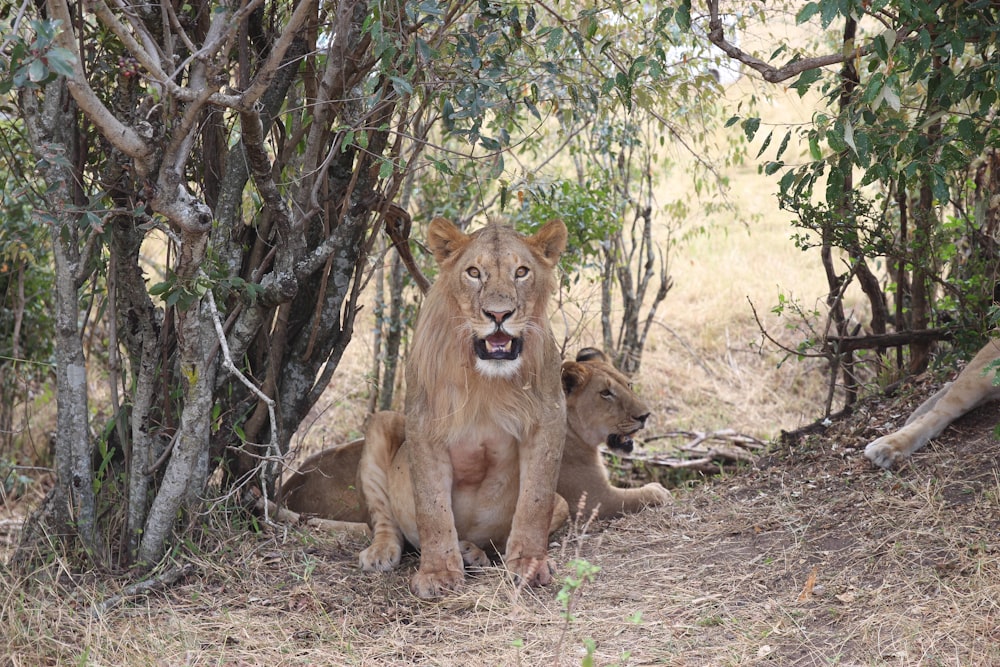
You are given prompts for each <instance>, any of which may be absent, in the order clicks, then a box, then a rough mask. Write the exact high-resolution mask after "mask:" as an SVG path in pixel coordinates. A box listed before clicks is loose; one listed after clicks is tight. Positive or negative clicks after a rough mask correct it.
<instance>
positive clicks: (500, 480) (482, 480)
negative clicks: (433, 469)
mask: <svg viewBox="0 0 1000 667" xmlns="http://www.w3.org/2000/svg"><path fill="white" fill-rule="evenodd" d="M449 455H450V457H451V469H452V481H453V484H454V487H455V490H473V489H480V488H482V487H487V488H486V489H483V490H488V489H494V490H495V489H497V488H499V487H503V486H506V485H507V484H510V483H513V484H514V488H515V489H516V488H517V471H518V468H517V466H518V454H517V442H516V441H515V440H514V438H512V437H510V436H505V435H492V436H481V435H473V436H471V437H466V438H462V439H460V440H458V441H457V442H454V443H452V444H451V446H450V447H449Z"/></svg>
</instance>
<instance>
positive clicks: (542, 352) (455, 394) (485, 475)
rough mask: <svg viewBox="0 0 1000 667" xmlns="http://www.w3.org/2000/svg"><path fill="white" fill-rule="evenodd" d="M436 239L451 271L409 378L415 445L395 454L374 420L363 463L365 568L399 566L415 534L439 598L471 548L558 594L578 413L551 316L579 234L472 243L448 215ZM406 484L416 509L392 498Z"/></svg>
mask: <svg viewBox="0 0 1000 667" xmlns="http://www.w3.org/2000/svg"><path fill="white" fill-rule="evenodd" d="M427 241H428V245H429V246H430V248H431V250H432V251H433V253H434V256H435V259H436V260H437V262H438V265H439V266H440V272H439V275H438V279H437V281H436V282H435V283H434V285H433V286H432V287H431V289H430V291H429V292H428V293H427V297H426V299H425V301H424V304H423V307H422V308H421V312H420V316H419V318H418V321H417V326H416V330H415V331H414V334H413V349H412V352H411V354H410V357H409V360H408V363H407V367H406V386H407V396H406V426H405V430H406V447H405V448H404V449H399V451H398V452H397V451H392V442H393V439H392V438H391V437H385V436H383V435H380V433H379V429H381V428H384V427H385V424H383V423H382V422H380V421H379V420H373V425H372V426H371V427H370V428H369V431H368V433H366V440H367V446H366V447H365V448H364V451H363V453H362V457H361V461H360V467H359V473H360V474H359V482H360V484H359V486H360V489H361V493H362V494H363V497H364V499H365V502H366V504H367V506H368V511H369V518H370V523H371V527H372V534H373V537H372V544H371V546H369V547H368V548H367V549H365V550H364V551H362V553H361V556H360V561H361V565H362V567H363V568H364V569H366V570H385V569H389V568H391V567H395V566H396V565H397V564H398V563H399V557H400V552H401V549H402V544H403V538H404V537H405V539H406V540H407V541H408V542H410V543H411V544H413V545H414V546H415V547H417V548H418V549H420V567H419V569H418V571H417V573H416V574H415V575H414V576H413V577H412V578H411V580H410V589H411V590H412V591H413V593H414V594H415V595H417V596H418V597H422V598H433V597H437V596H439V595H441V594H442V593H443V592H444V591H447V590H453V589H456V588H457V587H459V586H460V585H461V583H462V580H463V578H464V567H463V553H464V554H466V555H468V553H469V551H470V550H469V544H471V545H475V546H476V547H477V548H479V549H483V548H486V547H488V546H490V545H495V546H498V547H499V545H503V544H505V545H506V546H505V549H504V561H505V563H506V566H507V568H508V569H509V570H510V571H511V572H512V573H514V574H515V575H516V576H517V577H519V578H520V579H521V580H522V581H524V582H525V583H527V584H529V585H534V584H547V583H550V582H551V579H552V575H551V572H550V568H549V563H548V556H547V546H548V545H547V537H548V532H549V523H550V520H551V517H552V514H553V508H554V506H555V502H556V500H555V499H556V495H555V486H556V480H557V477H558V473H559V460H560V458H561V455H562V448H563V443H564V440H565V429H566V413H565V411H566V406H565V401H564V398H563V393H562V388H561V386H560V378H559V369H560V366H559V353H558V349H557V348H556V344H555V340H554V339H553V337H552V332H551V328H550V326H549V321H548V315H547V312H546V309H547V305H548V298H549V296H550V294H551V293H552V291H553V290H554V288H555V271H554V268H555V265H556V262H557V261H558V259H559V255H560V254H561V253H562V251H563V249H564V248H565V244H566V227H565V225H563V223H562V222H561V221H553V222H550V223H548V224H546V225H545V226H543V227H542V228H541V229H540V230H539V231H538V233H537V234H535V235H534V236H531V237H524V236H522V235H520V234H518V233H517V232H515V231H514V230H513V229H512V228H510V227H506V226H503V225H499V224H495V223H493V224H489V225H487V226H486V227H484V228H483V229H480V230H478V231H477V232H474V233H472V234H468V235H467V234H464V233H463V232H461V231H460V230H459V229H458V228H457V227H455V226H454V225H452V224H451V223H450V222H448V221H447V220H444V219H442V218H437V219H435V220H434V221H432V222H431V224H430V226H429V228H428V239H427ZM484 357H485V358H484ZM373 429H374V430H373ZM407 484H410V485H412V489H413V493H412V503H406V502H399V501H398V500H397V501H395V502H394V498H395V496H393V495H391V494H390V492H389V491H390V489H393V490H394V489H398V488H404V487H405V486H406V485H407ZM407 495H408V494H407ZM473 561H474V562H481V558H480V557H479V556H478V554H477V555H476V556H475V557H474V558H473ZM466 564H468V563H466Z"/></svg>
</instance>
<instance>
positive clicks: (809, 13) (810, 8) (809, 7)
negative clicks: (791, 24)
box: [795, 2, 819, 25]
mask: <svg viewBox="0 0 1000 667" xmlns="http://www.w3.org/2000/svg"><path fill="white" fill-rule="evenodd" d="M817 13H819V4H817V3H815V2H807V3H806V5H805V7H803V8H802V9H800V10H799V13H798V14H796V15H795V23H796V24H797V25H802V24H803V23H805V22H806V21H808V20H809V19H811V18H812V17H814V16H816V14H817Z"/></svg>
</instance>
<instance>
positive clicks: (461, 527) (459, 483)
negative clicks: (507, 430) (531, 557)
mask: <svg viewBox="0 0 1000 667" xmlns="http://www.w3.org/2000/svg"><path fill="white" fill-rule="evenodd" d="M450 453H451V465H452V475H453V478H452V481H453V484H452V492H451V499H452V510H453V512H454V517H455V528H456V530H457V532H458V535H459V539H462V540H469V541H470V542H473V543H475V544H478V545H479V546H480V547H483V548H487V547H488V546H489V545H490V544H491V543H492V544H493V545H494V546H500V547H502V545H503V544H504V542H505V541H506V539H507V535H508V534H509V533H510V524H511V519H512V518H513V516H514V508H515V507H516V505H517V495H518V491H519V489H520V483H519V472H518V460H519V458H518V451H517V441H516V440H515V439H514V438H511V437H508V436H499V437H498V436H490V437H485V438H475V439H472V440H463V441H461V442H458V443H456V444H454V445H453V446H452V447H451V449H450Z"/></svg>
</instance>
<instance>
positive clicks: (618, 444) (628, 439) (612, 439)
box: [607, 433, 635, 454]
mask: <svg viewBox="0 0 1000 667" xmlns="http://www.w3.org/2000/svg"><path fill="white" fill-rule="evenodd" d="M607 445H608V449H611V450H614V451H616V452H622V453H624V454H631V453H632V449H633V448H634V447H635V440H633V439H632V434H631V433H629V434H627V435H625V434H622V433H612V434H610V435H609V436H608V440H607Z"/></svg>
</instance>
